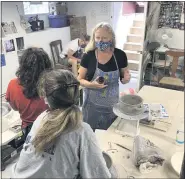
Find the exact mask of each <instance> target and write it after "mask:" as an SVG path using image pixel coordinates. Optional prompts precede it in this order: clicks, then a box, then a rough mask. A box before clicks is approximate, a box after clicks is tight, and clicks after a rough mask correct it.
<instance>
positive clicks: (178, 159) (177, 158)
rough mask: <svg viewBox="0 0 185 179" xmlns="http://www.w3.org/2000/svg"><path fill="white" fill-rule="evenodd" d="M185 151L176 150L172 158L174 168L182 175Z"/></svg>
mask: <svg viewBox="0 0 185 179" xmlns="http://www.w3.org/2000/svg"><path fill="white" fill-rule="evenodd" d="M183 155H184V152H176V153H175V154H174V155H173V156H172V158H171V165H172V167H173V169H174V170H175V171H176V172H177V174H178V175H180V171H181V166H182V160H183Z"/></svg>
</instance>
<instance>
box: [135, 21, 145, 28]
mask: <svg viewBox="0 0 185 179" xmlns="http://www.w3.org/2000/svg"><path fill="white" fill-rule="evenodd" d="M133 26H135V27H143V26H144V21H142V20H134V23H133Z"/></svg>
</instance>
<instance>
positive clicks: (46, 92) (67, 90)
mask: <svg viewBox="0 0 185 179" xmlns="http://www.w3.org/2000/svg"><path fill="white" fill-rule="evenodd" d="M78 88H79V82H78V81H77V79H76V78H75V77H74V75H73V74H72V73H71V72H70V71H68V70H61V69H57V70H51V71H48V72H45V73H43V74H42V75H41V77H40V80H39V83H38V91H39V94H40V96H42V97H46V98H47V101H48V103H49V106H50V110H49V112H48V114H47V115H46V116H45V119H44V120H43V123H42V124H41V126H40V128H39V129H38V131H37V133H36V136H35V137H34V139H33V141H32V144H33V145H34V147H35V150H36V152H41V151H44V150H45V149H47V147H48V146H51V144H53V143H54V142H55V141H56V140H57V138H58V137H59V136H60V135H61V134H62V133H66V132H70V131H72V130H74V129H76V128H78V127H79V125H80V124H81V122H82V113H81V111H80V109H79V107H78V106H76V105H75V104H76V103H77V102H78V93H79V91H78Z"/></svg>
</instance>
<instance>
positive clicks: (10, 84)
mask: <svg viewBox="0 0 185 179" xmlns="http://www.w3.org/2000/svg"><path fill="white" fill-rule="evenodd" d="M11 88H13V86H12V83H11V82H10V83H9V84H8V88H7V90H6V96H5V99H6V101H7V102H8V103H9V104H10V106H11V107H12V109H13V110H14V111H17V110H18V109H17V107H16V105H15V104H14V103H13V101H12V100H11V99H10V89H11Z"/></svg>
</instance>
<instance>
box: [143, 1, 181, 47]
mask: <svg viewBox="0 0 185 179" xmlns="http://www.w3.org/2000/svg"><path fill="white" fill-rule="evenodd" d="M155 7H156V8H157V9H156V11H155V15H154V17H153V21H152V24H153V25H152V28H151V33H150V35H149V36H148V37H147V38H148V39H149V40H150V41H154V40H155V36H154V32H155V31H156V29H158V18H159V11H160V4H159V3H158V2H149V13H151V12H152V10H153V9H155ZM168 30H169V31H170V32H172V34H173V37H172V39H171V40H169V41H168V42H167V45H168V46H169V47H170V48H178V49H184V30H179V29H170V28H168Z"/></svg>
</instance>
